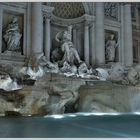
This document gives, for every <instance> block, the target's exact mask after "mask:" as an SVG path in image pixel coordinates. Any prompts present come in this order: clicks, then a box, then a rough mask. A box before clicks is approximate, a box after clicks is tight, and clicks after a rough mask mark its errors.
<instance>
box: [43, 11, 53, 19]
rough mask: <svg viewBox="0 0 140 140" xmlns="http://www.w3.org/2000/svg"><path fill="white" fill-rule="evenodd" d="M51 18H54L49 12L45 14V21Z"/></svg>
mask: <svg viewBox="0 0 140 140" xmlns="http://www.w3.org/2000/svg"><path fill="white" fill-rule="evenodd" d="M51 16H52V13H47V12H44V13H43V18H44V19H51Z"/></svg>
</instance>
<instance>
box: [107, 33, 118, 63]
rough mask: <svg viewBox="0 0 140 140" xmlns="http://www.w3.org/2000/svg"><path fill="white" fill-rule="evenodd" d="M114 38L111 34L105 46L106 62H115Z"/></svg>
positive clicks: (115, 45)
mask: <svg viewBox="0 0 140 140" xmlns="http://www.w3.org/2000/svg"><path fill="white" fill-rule="evenodd" d="M114 37H115V36H114V34H111V35H110V39H109V40H108V41H107V42H106V44H105V49H106V51H105V55H106V60H107V61H108V62H114V60H115V49H116V47H117V46H118V45H117V44H116V41H115V39H114Z"/></svg>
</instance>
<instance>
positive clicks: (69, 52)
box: [56, 26, 82, 66]
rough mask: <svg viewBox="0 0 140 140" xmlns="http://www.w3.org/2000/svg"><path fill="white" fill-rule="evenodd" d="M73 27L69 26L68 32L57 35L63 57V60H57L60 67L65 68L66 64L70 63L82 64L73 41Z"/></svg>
mask: <svg viewBox="0 0 140 140" xmlns="http://www.w3.org/2000/svg"><path fill="white" fill-rule="evenodd" d="M71 29H72V27H71V26H68V30H66V31H63V32H58V33H57V35H56V41H57V42H59V43H60V48H59V51H61V52H62V54H63V56H62V59H61V60H57V61H58V64H59V65H60V66H63V63H64V62H67V63H69V64H70V65H77V64H79V63H80V62H82V61H81V60H80V57H79V54H78V52H77V50H76V49H75V48H74V46H73V43H72V41H71V38H72V35H71ZM57 49H58V48H57Z"/></svg>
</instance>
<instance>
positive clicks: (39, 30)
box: [31, 2, 43, 54]
mask: <svg viewBox="0 0 140 140" xmlns="http://www.w3.org/2000/svg"><path fill="white" fill-rule="evenodd" d="M31 21H32V22H31V46H32V54H35V53H42V52H43V16H42V3H41V2H32V3H31Z"/></svg>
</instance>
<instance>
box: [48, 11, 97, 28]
mask: <svg viewBox="0 0 140 140" xmlns="http://www.w3.org/2000/svg"><path fill="white" fill-rule="evenodd" d="M51 21H52V23H53V24H56V25H59V26H65V25H75V24H80V23H84V22H85V21H89V22H91V21H92V22H93V21H95V17H94V16H91V15H87V14H84V15H83V16H81V17H78V18H73V19H63V18H59V17H56V16H55V15H52V20H51Z"/></svg>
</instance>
